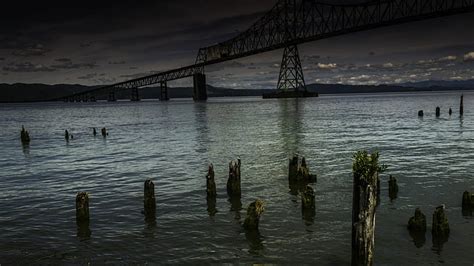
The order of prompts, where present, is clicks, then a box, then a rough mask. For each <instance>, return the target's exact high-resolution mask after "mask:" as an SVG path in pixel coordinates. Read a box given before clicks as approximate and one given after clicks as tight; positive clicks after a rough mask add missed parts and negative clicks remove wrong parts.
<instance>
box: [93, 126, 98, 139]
mask: <svg viewBox="0 0 474 266" xmlns="http://www.w3.org/2000/svg"><path fill="white" fill-rule="evenodd" d="M92 134H93V135H94V137H95V136H97V131H96V130H95V127H94V128H92Z"/></svg>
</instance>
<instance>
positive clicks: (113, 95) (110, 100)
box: [107, 91, 117, 102]
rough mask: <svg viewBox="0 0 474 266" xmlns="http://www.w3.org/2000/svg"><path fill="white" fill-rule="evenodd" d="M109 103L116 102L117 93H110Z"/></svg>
mask: <svg viewBox="0 0 474 266" xmlns="http://www.w3.org/2000/svg"><path fill="white" fill-rule="evenodd" d="M107 101H108V102H116V101H117V98H115V92H113V91H111V92H109V97H108V98H107Z"/></svg>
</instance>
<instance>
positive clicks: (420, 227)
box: [407, 208, 426, 234]
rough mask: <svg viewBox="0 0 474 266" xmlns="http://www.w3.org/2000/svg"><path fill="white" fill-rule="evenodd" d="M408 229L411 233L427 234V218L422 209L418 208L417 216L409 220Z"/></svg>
mask: <svg viewBox="0 0 474 266" xmlns="http://www.w3.org/2000/svg"><path fill="white" fill-rule="evenodd" d="M407 228H408V230H410V232H416V233H423V234H424V233H425V232H426V216H425V215H424V214H423V213H422V212H421V210H420V208H416V210H415V215H414V216H412V217H411V218H410V220H408V226H407Z"/></svg>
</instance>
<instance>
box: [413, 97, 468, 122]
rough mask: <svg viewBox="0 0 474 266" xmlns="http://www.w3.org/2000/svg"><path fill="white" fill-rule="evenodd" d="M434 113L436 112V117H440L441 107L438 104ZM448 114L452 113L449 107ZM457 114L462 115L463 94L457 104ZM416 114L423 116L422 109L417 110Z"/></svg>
mask: <svg viewBox="0 0 474 266" xmlns="http://www.w3.org/2000/svg"><path fill="white" fill-rule="evenodd" d="M435 114H436V117H440V116H441V108H440V107H439V106H437V107H436V110H435ZM448 114H449V115H450V116H451V115H452V114H453V110H452V109H451V107H450V108H449V110H448ZM459 115H460V116H463V115H464V95H461V102H460V105H459ZM418 116H419V117H423V116H424V112H423V110H419V111H418Z"/></svg>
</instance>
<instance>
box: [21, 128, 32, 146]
mask: <svg viewBox="0 0 474 266" xmlns="http://www.w3.org/2000/svg"><path fill="white" fill-rule="evenodd" d="M20 140H21V143H23V145H28V144H30V134H29V133H28V131H27V130H25V127H24V126H21V132H20Z"/></svg>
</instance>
